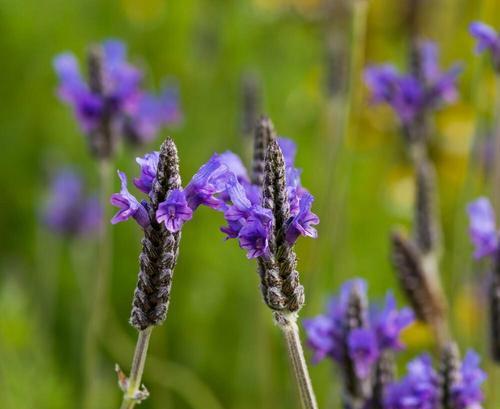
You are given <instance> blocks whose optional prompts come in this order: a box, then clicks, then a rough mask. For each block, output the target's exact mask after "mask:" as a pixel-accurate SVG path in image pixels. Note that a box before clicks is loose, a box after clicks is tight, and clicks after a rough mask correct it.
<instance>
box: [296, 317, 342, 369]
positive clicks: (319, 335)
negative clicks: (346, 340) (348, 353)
mask: <svg viewBox="0 0 500 409" xmlns="http://www.w3.org/2000/svg"><path fill="white" fill-rule="evenodd" d="M304 328H305V330H306V333H307V344H308V345H309V347H310V348H311V349H312V350H313V353H314V355H313V363H315V364H316V363H318V362H320V361H321V360H323V359H324V358H326V357H327V356H333V355H334V353H335V350H337V349H338V345H337V342H336V333H335V331H336V329H337V328H336V325H335V322H334V320H332V319H331V317H329V316H327V315H318V316H317V317H315V318H311V319H308V320H304Z"/></svg>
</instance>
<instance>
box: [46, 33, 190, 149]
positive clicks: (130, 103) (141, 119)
mask: <svg viewBox="0 0 500 409" xmlns="http://www.w3.org/2000/svg"><path fill="white" fill-rule="evenodd" d="M101 50H102V61H101V69H102V72H101V77H102V87H101V88H102V89H99V90H94V89H91V87H90V85H89V84H88V83H87V82H86V81H85V80H84V78H82V75H81V73H80V68H79V65H78V61H77V59H76V57H75V56H74V55H73V54H72V53H62V54H60V55H58V56H56V57H55V59H54V69H55V71H56V73H57V76H58V78H59V90H58V94H59V97H60V98H61V99H62V100H63V101H64V102H66V103H67V104H69V105H70V106H72V107H73V110H74V112H75V115H76V118H77V120H78V122H79V124H80V126H81V128H82V130H83V131H84V132H85V133H90V132H92V131H94V130H95V129H97V128H98V127H99V126H100V125H101V124H102V123H103V122H106V123H107V122H109V126H110V127H111V128H112V129H113V130H115V131H119V132H121V133H123V134H126V135H133V139H134V140H136V141H149V140H151V139H152V138H153V137H154V136H155V135H156V134H157V132H158V130H159V129H160V128H161V127H162V126H165V125H169V124H171V123H174V122H178V121H179V120H180V118H181V116H182V115H181V112H180V109H179V103H178V91H177V89H176V88H175V87H167V88H165V89H164V90H163V91H162V93H161V94H160V95H159V96H154V95H151V94H149V93H146V92H144V91H143V90H142V89H141V83H142V72H141V71H140V70H139V69H137V68H136V67H134V66H133V65H131V64H130V63H128V62H127V50H126V46H125V44H124V43H123V42H121V41H118V40H107V41H104V42H103V43H102V44H101Z"/></svg>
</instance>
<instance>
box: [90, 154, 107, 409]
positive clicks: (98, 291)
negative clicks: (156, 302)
mask: <svg viewBox="0 0 500 409" xmlns="http://www.w3.org/2000/svg"><path fill="white" fill-rule="evenodd" d="M99 181H100V203H101V206H103V209H104V212H103V219H102V222H101V227H100V233H99V239H98V246H99V247H98V256H97V258H98V260H97V263H98V265H97V269H96V273H95V277H94V279H93V280H92V283H93V288H92V289H91V290H90V291H89V307H90V311H89V318H88V323H87V329H86V334H85V340H84V348H83V351H84V352H83V353H84V376H85V378H84V379H85V397H84V402H83V408H84V409H92V408H93V407H94V404H95V387H96V372H97V371H96V370H97V366H98V341H99V338H100V333H101V329H102V323H103V322H104V320H105V317H106V295H107V292H108V282H109V274H110V266H111V236H110V234H109V228H108V224H109V223H108V219H109V218H108V214H107V211H106V209H107V206H106V204H107V202H108V197H109V195H110V190H111V163H110V162H109V161H108V160H106V159H102V160H101V161H100V163H99Z"/></svg>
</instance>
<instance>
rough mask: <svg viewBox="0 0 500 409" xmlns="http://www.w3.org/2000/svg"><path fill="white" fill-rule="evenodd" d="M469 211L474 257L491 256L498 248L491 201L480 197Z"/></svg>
mask: <svg viewBox="0 0 500 409" xmlns="http://www.w3.org/2000/svg"><path fill="white" fill-rule="evenodd" d="M467 212H468V213H469V220H470V227H469V234H470V237H471V240H472V243H473V244H474V247H475V251H474V257H475V258H477V259H479V258H481V257H484V256H490V255H492V254H494V253H495V251H496V250H497V248H498V233H497V231H496V222H495V211H494V210H493V207H492V206H491V204H490V201H489V200H488V199H487V198H485V197H480V198H479V199H477V200H475V201H474V202H472V203H470V204H469V206H468V207H467Z"/></svg>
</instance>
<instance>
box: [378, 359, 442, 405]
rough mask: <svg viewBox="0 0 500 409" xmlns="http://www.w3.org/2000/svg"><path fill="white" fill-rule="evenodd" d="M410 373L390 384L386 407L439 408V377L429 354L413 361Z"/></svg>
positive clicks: (409, 365)
mask: <svg viewBox="0 0 500 409" xmlns="http://www.w3.org/2000/svg"><path fill="white" fill-rule="evenodd" d="M407 369H408V374H407V375H406V376H405V377H404V378H403V379H401V380H400V381H399V382H395V383H393V384H391V385H389V386H388V388H387V390H386V396H385V405H384V408H385V409H438V408H439V407H440V404H441V403H440V388H439V377H438V375H437V373H436V372H435V371H434V369H433V368H432V361H431V358H430V357H429V356H428V355H422V356H421V357H418V358H416V359H414V360H413V361H411V362H410V363H409V364H408V366H407Z"/></svg>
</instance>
